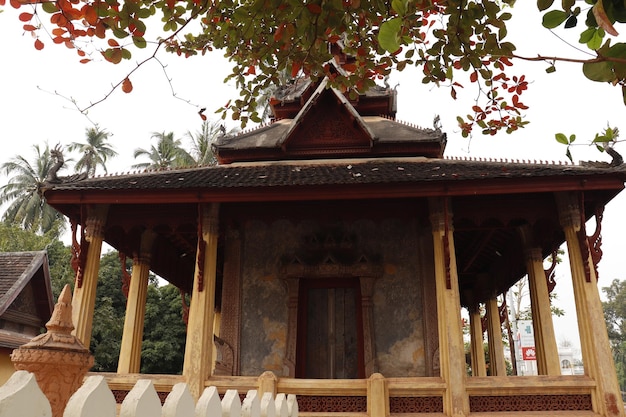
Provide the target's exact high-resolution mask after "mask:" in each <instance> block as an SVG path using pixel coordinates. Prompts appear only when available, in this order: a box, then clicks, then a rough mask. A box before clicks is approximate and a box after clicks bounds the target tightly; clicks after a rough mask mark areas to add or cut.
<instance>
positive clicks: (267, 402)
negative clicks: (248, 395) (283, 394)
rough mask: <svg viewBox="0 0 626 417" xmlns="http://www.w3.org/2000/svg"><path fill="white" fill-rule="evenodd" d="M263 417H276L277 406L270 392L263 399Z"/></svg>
mask: <svg viewBox="0 0 626 417" xmlns="http://www.w3.org/2000/svg"><path fill="white" fill-rule="evenodd" d="M261 417H276V404H275V403H274V396H273V395H272V393H270V392H266V393H265V394H263V397H262V398H261Z"/></svg>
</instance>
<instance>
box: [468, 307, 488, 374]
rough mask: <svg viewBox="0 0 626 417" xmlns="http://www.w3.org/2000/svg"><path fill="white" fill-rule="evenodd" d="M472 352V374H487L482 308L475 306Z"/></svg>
mask: <svg viewBox="0 0 626 417" xmlns="http://www.w3.org/2000/svg"><path fill="white" fill-rule="evenodd" d="M469 319H470V354H471V360H472V376H487V364H486V363H485V348H484V346H483V344H484V340H483V323H482V319H481V317H480V309H479V308H478V306H475V307H474V308H472V309H471V310H470V317H469Z"/></svg>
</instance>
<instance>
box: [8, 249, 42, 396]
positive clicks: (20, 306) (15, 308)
mask: <svg viewBox="0 0 626 417" xmlns="http://www.w3.org/2000/svg"><path fill="white" fill-rule="evenodd" d="M52 307H53V302H52V290H51V286H50V271H49V269H48V254H47V253H46V251H32V252H2V253H0V385H2V384H4V383H5V382H6V381H7V380H8V379H9V377H10V376H11V375H12V374H13V372H15V368H14V367H13V363H12V362H11V352H13V349H15V348H17V347H19V346H21V345H23V344H25V343H28V342H29V341H30V340H31V339H32V338H33V337H35V336H37V335H39V333H40V332H41V329H43V328H44V326H45V325H46V322H47V321H48V320H50V315H51V314H52Z"/></svg>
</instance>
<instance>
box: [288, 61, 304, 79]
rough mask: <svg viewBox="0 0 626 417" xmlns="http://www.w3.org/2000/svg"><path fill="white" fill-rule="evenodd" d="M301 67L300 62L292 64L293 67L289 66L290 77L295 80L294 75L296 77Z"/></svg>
mask: <svg viewBox="0 0 626 417" xmlns="http://www.w3.org/2000/svg"><path fill="white" fill-rule="evenodd" d="M301 67H302V64H301V63H300V62H294V63H293V65H292V66H291V77H292V78H296V75H298V73H299V72H300V68H301Z"/></svg>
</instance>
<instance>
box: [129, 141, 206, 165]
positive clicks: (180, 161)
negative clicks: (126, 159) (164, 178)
mask: <svg viewBox="0 0 626 417" xmlns="http://www.w3.org/2000/svg"><path fill="white" fill-rule="evenodd" d="M152 138H153V139H156V140H157V144H156V146H155V145H152V146H151V147H150V149H144V148H137V149H135V152H134V157H135V159H137V158H139V157H147V158H148V159H149V162H140V163H137V164H134V165H133V168H141V169H165V168H178V167H184V166H190V165H194V160H193V158H192V156H191V155H190V154H189V152H187V151H186V150H185V149H184V147H183V143H182V141H181V140H180V139H174V132H168V133H165V132H153V133H152Z"/></svg>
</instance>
